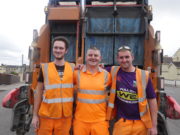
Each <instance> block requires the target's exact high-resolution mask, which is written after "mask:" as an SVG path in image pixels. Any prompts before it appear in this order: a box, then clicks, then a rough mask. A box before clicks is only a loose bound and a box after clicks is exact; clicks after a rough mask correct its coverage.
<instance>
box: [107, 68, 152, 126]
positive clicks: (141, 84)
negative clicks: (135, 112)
mask: <svg viewBox="0 0 180 135" xmlns="http://www.w3.org/2000/svg"><path fill="white" fill-rule="evenodd" d="M119 69H120V67H119V66H113V67H112V68H111V76H112V86H111V90H110V97H109V103H108V109H107V120H110V119H111V118H112V117H113V115H114V113H115V112H114V102H115V96H116V77H117V72H118V71H119ZM148 78H149V73H148V71H145V70H141V69H139V68H136V81H137V94H138V105H139V113H140V118H141V120H142V121H143V122H144V124H145V126H146V128H152V122H151V116H150V111H149V105H148V101H147V98H146V85H147V82H148Z"/></svg>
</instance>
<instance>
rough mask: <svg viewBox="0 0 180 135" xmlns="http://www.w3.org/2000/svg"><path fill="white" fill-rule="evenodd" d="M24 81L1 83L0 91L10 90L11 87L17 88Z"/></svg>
mask: <svg viewBox="0 0 180 135" xmlns="http://www.w3.org/2000/svg"><path fill="white" fill-rule="evenodd" d="M24 84H25V83H24V82H19V83H13V84H10V85H9V84H8V85H6V84H1V85H0V91H5V90H12V89H15V88H19V87H20V86H22V85H24Z"/></svg>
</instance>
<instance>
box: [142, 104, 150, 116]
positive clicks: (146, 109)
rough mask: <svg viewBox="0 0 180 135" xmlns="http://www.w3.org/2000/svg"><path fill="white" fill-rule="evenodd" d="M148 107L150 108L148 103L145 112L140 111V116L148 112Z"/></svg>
mask: <svg viewBox="0 0 180 135" xmlns="http://www.w3.org/2000/svg"><path fill="white" fill-rule="evenodd" d="M148 108H149V106H148V105H146V110H145V111H144V112H140V117H142V116H143V115H144V114H145V113H146V112H147V110H148Z"/></svg>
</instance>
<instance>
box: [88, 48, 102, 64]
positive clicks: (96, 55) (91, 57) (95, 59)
mask: <svg viewBox="0 0 180 135" xmlns="http://www.w3.org/2000/svg"><path fill="white" fill-rule="evenodd" d="M100 61H101V53H100V51H99V50H94V49H89V50H88V51H87V54H86V65H87V66H91V67H92V66H94V67H96V66H98V65H99V63H100Z"/></svg>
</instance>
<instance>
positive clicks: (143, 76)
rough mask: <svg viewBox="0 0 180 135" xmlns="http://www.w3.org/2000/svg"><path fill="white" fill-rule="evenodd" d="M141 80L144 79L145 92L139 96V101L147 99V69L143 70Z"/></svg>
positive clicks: (143, 89) (143, 90) (143, 87)
mask: <svg viewBox="0 0 180 135" xmlns="http://www.w3.org/2000/svg"><path fill="white" fill-rule="evenodd" d="M141 81H142V92H143V94H142V95H143V97H142V98H139V99H138V101H139V102H143V101H144V100H145V99H146V85H147V82H146V71H145V70H141Z"/></svg>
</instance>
